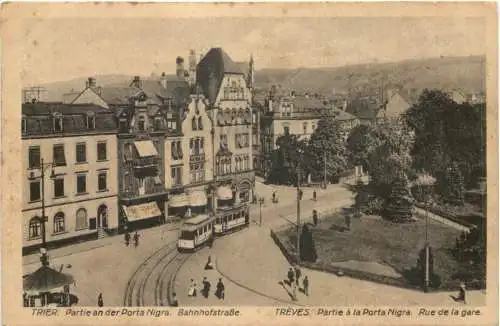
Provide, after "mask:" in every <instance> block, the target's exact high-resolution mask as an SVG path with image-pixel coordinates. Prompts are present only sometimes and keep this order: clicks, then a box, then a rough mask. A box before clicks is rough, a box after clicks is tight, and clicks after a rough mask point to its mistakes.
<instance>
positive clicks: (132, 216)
mask: <svg viewBox="0 0 500 326" xmlns="http://www.w3.org/2000/svg"><path fill="white" fill-rule="evenodd" d="M122 208H123V211H124V212H125V215H126V216H127V220H128V221H129V222H133V221H138V220H144V219H148V218H152V217H157V216H160V215H162V214H161V211H160V208H159V207H158V205H157V204H156V202H149V203H145V204H140V205H132V206H122Z"/></svg>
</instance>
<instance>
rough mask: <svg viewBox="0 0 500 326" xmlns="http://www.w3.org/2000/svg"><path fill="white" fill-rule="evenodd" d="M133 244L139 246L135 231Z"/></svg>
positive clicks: (137, 234)
mask: <svg viewBox="0 0 500 326" xmlns="http://www.w3.org/2000/svg"><path fill="white" fill-rule="evenodd" d="M134 246H136V247H137V246H139V233H137V231H135V233H134Z"/></svg>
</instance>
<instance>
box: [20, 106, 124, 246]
mask: <svg viewBox="0 0 500 326" xmlns="http://www.w3.org/2000/svg"><path fill="white" fill-rule="evenodd" d="M116 132H117V130H116V119H115V116H114V113H113V112H112V111H110V110H109V109H106V108H102V107H99V106H96V105H73V104H71V105H70V104H62V103H39V102H33V103H29V104H23V106H22V150H23V152H24V153H25V155H23V156H25V157H26V160H24V161H23V162H22V165H23V169H22V171H23V196H22V197H23V209H22V215H23V226H24V227H23V252H24V253H26V252H30V251H32V250H34V249H36V248H38V247H39V246H40V245H41V244H42V242H43V237H44V236H45V240H46V243H47V245H48V246H55V245H59V244H64V243H71V242H74V241H77V240H78V239H85V238H97V237H98V236H104V235H105V234H106V233H107V232H114V231H115V230H116V229H117V228H118V205H117V190H118V189H117V175H116V173H117V169H118V166H117V160H116V150H117V143H116ZM43 210H45V213H44V214H45V217H46V218H45V222H44V219H43V218H42V216H43V212H42V211H43Z"/></svg>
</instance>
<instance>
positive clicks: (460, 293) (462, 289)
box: [457, 282, 467, 304]
mask: <svg viewBox="0 0 500 326" xmlns="http://www.w3.org/2000/svg"><path fill="white" fill-rule="evenodd" d="M465 295H466V292H465V283H463V282H461V283H460V290H458V297H457V301H462V302H463V303H464V304H467V301H466V300H465Z"/></svg>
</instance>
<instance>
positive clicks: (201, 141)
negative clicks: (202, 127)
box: [200, 138, 205, 154]
mask: <svg viewBox="0 0 500 326" xmlns="http://www.w3.org/2000/svg"><path fill="white" fill-rule="evenodd" d="M204 143H205V139H204V138H200V153H201V154H204V153H205V149H204V148H203V146H204Z"/></svg>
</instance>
